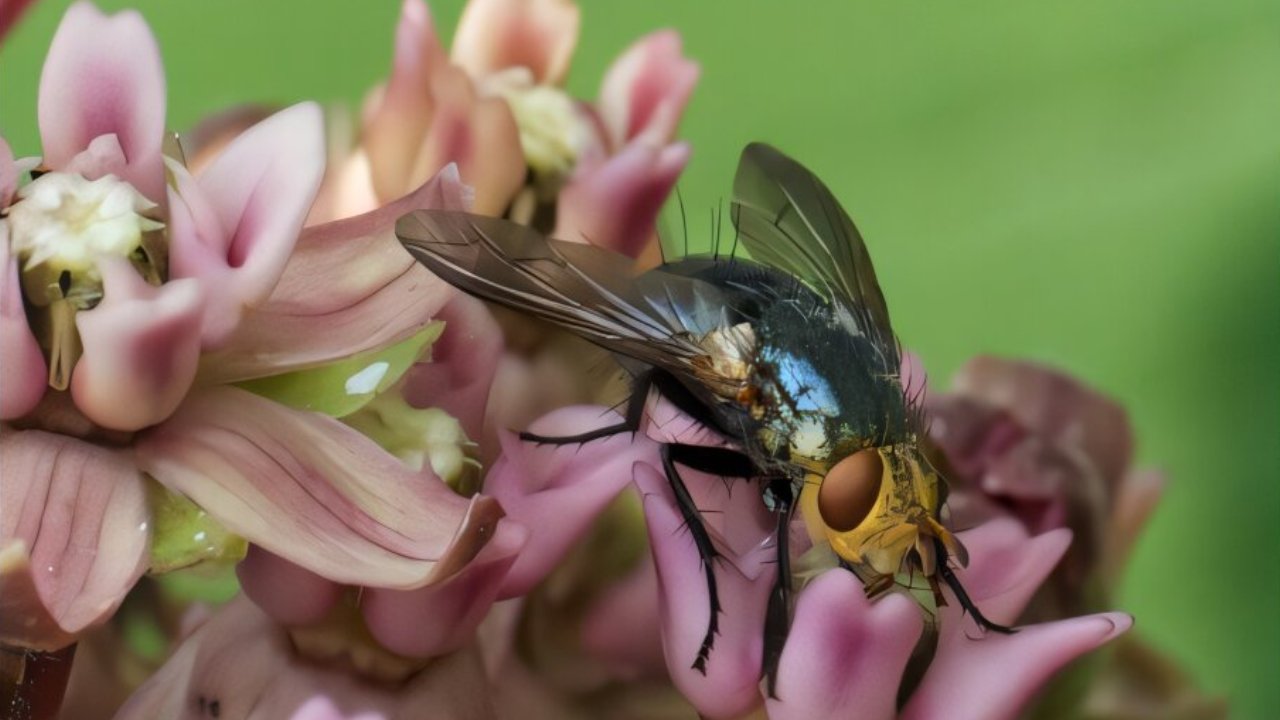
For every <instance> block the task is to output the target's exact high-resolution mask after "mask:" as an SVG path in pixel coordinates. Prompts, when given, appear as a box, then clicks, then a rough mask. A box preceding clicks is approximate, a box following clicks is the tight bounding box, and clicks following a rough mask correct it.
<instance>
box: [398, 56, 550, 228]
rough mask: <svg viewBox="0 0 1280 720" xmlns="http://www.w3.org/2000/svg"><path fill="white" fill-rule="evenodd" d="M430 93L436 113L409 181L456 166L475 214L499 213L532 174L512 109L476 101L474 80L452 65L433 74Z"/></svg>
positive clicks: (495, 101) (492, 99) (494, 99)
mask: <svg viewBox="0 0 1280 720" xmlns="http://www.w3.org/2000/svg"><path fill="white" fill-rule="evenodd" d="M431 94H432V97H433V98H434V100H435V102H436V107H437V111H436V114H435V115H434V116H433V117H432V120H431V129H430V131H429V132H428V133H427V136H426V138H425V139H424V140H423V143H422V148H421V150H420V152H419V154H418V158H417V160H416V162H415V170H414V172H413V173H412V174H411V175H410V180H411V181H412V180H414V179H416V178H424V177H429V176H430V175H431V174H432V173H434V172H436V170H437V169H438V168H442V167H444V166H445V165H446V164H448V163H451V162H454V163H457V164H458V168H459V170H460V172H461V174H462V181H463V182H465V183H467V184H468V185H470V186H471V187H473V188H475V192H476V199H475V207H474V208H473V210H474V211H475V212H477V213H481V214H486V215H497V214H501V212H502V211H503V210H504V209H505V208H506V207H507V205H508V204H509V203H510V202H511V199H512V198H513V197H514V196H515V194H516V191H517V190H519V189H520V187H521V186H522V185H523V184H524V181H525V174H526V173H527V172H528V170H527V168H526V166H525V161H524V152H523V150H522V149H521V146H520V132H519V129H518V128H517V126H516V121H515V116H514V115H512V114H511V108H510V106H508V105H507V102H506V101H505V100H503V99H501V98H497V97H480V96H478V95H477V94H476V89H475V87H474V85H473V84H472V82H471V79H470V78H468V77H467V74H466V73H464V72H463V71H462V70H461V69H459V68H457V67H454V66H447V67H443V68H441V69H440V70H439V71H437V72H435V73H433V74H432V77H431ZM375 172H376V168H375Z"/></svg>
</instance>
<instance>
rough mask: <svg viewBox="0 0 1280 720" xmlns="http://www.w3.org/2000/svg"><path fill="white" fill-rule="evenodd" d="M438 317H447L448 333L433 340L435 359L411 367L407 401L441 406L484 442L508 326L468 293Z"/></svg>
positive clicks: (471, 434) (408, 377)
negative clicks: (502, 325) (503, 326)
mask: <svg viewBox="0 0 1280 720" xmlns="http://www.w3.org/2000/svg"><path fill="white" fill-rule="evenodd" d="M435 319H437V320H443V321H444V323H445V326H444V332H443V333H442V334H441V335H440V339H439V340H437V341H436V342H435V343H433V344H432V345H431V358H430V360H429V361H428V362H420V363H418V364H416V365H414V367H413V368H412V369H411V370H409V373H408V375H407V377H406V382H405V387H404V397H405V400H406V401H408V402H409V403H410V404H411V405H413V406H414V407H419V408H426V407H438V408H441V409H442V410H444V411H445V412H447V413H449V414H450V415H452V416H453V417H455V418H457V419H458V422H459V423H461V424H462V429H463V430H465V431H466V433H467V437H469V438H472V439H473V440H477V441H478V440H480V438H481V437H482V435H483V433H484V410H485V406H486V405H487V404H488V401H489V388H490V387H491V386H492V385H493V377H494V373H495V372H497V369H498V361H499V360H500V359H501V358H502V349H503V341H502V329H501V328H500V327H498V323H497V322H496V321H495V320H494V319H493V315H492V314H490V312H489V310H488V308H486V307H485V306H484V303H481V302H480V301H479V300H476V299H475V298H473V297H470V296H468V295H461V294H458V295H455V296H454V297H453V299H452V300H450V301H449V302H448V304H447V305H445V306H444V307H443V308H442V309H441V310H440V312H439V313H438V314H437V315H436V317H435Z"/></svg>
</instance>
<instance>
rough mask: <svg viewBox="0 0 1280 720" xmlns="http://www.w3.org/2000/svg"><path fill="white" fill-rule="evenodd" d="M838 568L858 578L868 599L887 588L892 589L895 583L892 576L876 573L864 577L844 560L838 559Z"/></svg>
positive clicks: (851, 564)
mask: <svg viewBox="0 0 1280 720" xmlns="http://www.w3.org/2000/svg"><path fill="white" fill-rule="evenodd" d="M840 567H842V568H844V569H845V570H848V571H849V572H851V573H853V576H854V577H856V578H858V582H860V583H862V590H863V592H865V593H866V595H867V597H869V598H874V597H876V596H878V595H880V594H881V593H883V592H885V591H887V590H888V589H889V588H891V587H893V583H894V581H895V579H894V577H893V576H892V575H880V574H878V573H877V574H875V575H872V576H871V577H865V576H863V574H862V573H860V572H858V569H857V568H855V567H854V566H853V563H851V562H849V561H848V560H845V559H844V558H840Z"/></svg>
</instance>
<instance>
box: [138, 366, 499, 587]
mask: <svg viewBox="0 0 1280 720" xmlns="http://www.w3.org/2000/svg"><path fill="white" fill-rule="evenodd" d="M137 456H138V462H139V466H140V467H141V468H142V469H143V470H145V471H146V472H148V473H149V474H151V475H152V476H153V477H155V478H156V479H157V480H159V481H160V482H162V483H164V484H165V485H166V486H168V487H169V488H170V489H172V490H174V491H176V492H180V493H182V494H183V495H186V496H187V497H189V498H190V499H191V500H192V501H194V502H195V503H196V504H197V505H199V506H200V507H202V508H204V509H205V510H206V511H208V512H209V514H210V515H212V516H214V517H215V518H216V519H217V520H218V521H219V522H221V523H222V524H223V525H225V526H226V527H227V529H229V530H231V531H232V532H234V533H236V534H238V535H241V536H243V537H245V538H246V539H247V540H249V541H250V542H252V543H255V544H257V545H260V546H262V548H263V549H265V550H267V551H269V552H271V553H273V554H276V555H279V556H280V557H282V558H284V559H286V560H289V561H290V562H293V563H296V564H298V565H301V566H302V567H304V568H306V569H307V570H310V571H311V572H314V573H316V574H318V575H321V576H323V577H325V578H327V579H329V580H332V581H334V582H339V583H343V584H347V585H367V586H373V587H391V588H400V589H412V588H418V587H423V586H426V585H430V584H432V583H434V582H439V581H441V580H444V579H445V578H448V577H450V576H452V575H453V574H454V573H455V572H457V571H458V570H460V569H461V568H462V567H464V566H465V565H466V564H467V563H468V562H469V561H470V560H471V559H472V558H474V557H475V556H476V554H477V553H479V552H480V550H481V549H482V548H483V547H484V545H485V544H486V543H487V542H488V541H489V540H490V539H492V537H493V535H494V533H495V532H497V533H502V532H507V530H506V529H504V528H505V527H506V526H504V525H498V518H500V517H501V512H502V511H501V509H500V508H499V507H498V506H497V503H496V502H495V501H494V500H493V499H492V498H486V497H476V498H473V499H470V500H468V499H467V498H463V497H460V496H458V495H455V494H454V493H453V492H452V491H451V490H449V488H448V487H447V486H446V485H445V484H444V483H443V482H441V481H440V480H439V479H438V478H436V477H435V476H434V475H432V474H431V473H430V472H429V471H424V472H421V473H419V472H414V471H411V470H409V469H407V468H406V467H405V466H404V465H402V464H401V463H400V461H399V460H397V459H396V458H394V457H393V456H391V455H390V454H388V453H387V452H386V451H384V450H382V449H381V448H380V447H378V446H377V445H376V444H375V443H374V442H373V441H372V440H369V439H368V438H366V437H364V436H363V435H360V434H359V433H357V432H356V431H355V430H352V429H351V428H349V427H347V426H346V425H343V424H342V423H340V422H338V421H337V420H334V419H332V418H329V417H326V416H324V415H320V414H317V413H309V412H302V411H297V410H291V409H289V408H286V407H284V406H281V405H278V404H276V403H273V402H271V401H270V400H267V399H265V398H261V397H258V396H256V395H253V394H251V393H249V392H247V391H244V390H239V389H236V388H231V387H222V388H217V389H213V390H208V391H202V392H196V393H193V394H192V395H189V396H188V399H187V401H186V402H184V403H183V404H182V406H181V407H180V408H179V409H178V412H177V413H175V414H174V415H173V416H172V417H171V418H169V420H168V421H167V422H165V423H163V424H162V425H159V426H157V427H155V428H152V429H150V430H149V431H147V432H146V433H145V434H144V435H142V436H141V437H140V438H139V439H138V441H137ZM512 531H514V529H512Z"/></svg>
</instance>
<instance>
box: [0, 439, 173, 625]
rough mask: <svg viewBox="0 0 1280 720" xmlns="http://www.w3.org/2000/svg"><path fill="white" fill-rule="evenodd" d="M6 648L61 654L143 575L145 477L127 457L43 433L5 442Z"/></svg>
mask: <svg viewBox="0 0 1280 720" xmlns="http://www.w3.org/2000/svg"><path fill="white" fill-rule="evenodd" d="M0 467H3V468H4V475H5V481H4V482H3V483H0V493H2V494H0V500H2V502H0V584H2V585H3V588H4V592H3V593H0V641H2V642H4V643H7V644H10V645H17V646H22V647H28V648H32V649H36V650H54V649H57V648H59V647H62V646H64V645H67V644H68V643H70V642H72V641H73V640H74V635H75V634H76V633H78V632H80V631H81V630H83V629H85V628H86V627H89V626H91V625H94V624H97V623H100V622H103V621H104V620H106V619H107V618H108V617H110V616H111V614H112V613H113V612H115V609H116V607H118V606H119V604H120V602H121V601H122V600H123V599H124V596H125V593H127V592H128V591H129V589H130V588H131V587H133V584H134V582H136V581H137V579H138V577H139V576H141V575H142V572H143V571H144V570H145V569H146V560H147V548H148V546H149V539H150V533H149V531H148V522H149V520H148V514H147V506H146V497H145V491H144V488H143V485H142V477H141V476H140V475H139V473H138V471H137V470H136V469H135V468H134V467H133V465H132V463H130V462H129V458H128V457H127V455H125V454H124V453H123V452H117V451H112V450H106V449H103V448H99V447H96V446H93V445H90V444H88V443H84V442H81V441H79V440H76V439H73V438H69V437H66V436H64V435H54V434H51V433H45V432H40V431H38V430H26V431H7V432H5V433H4V435H3V437H0Z"/></svg>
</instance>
